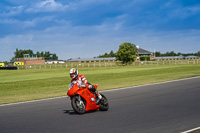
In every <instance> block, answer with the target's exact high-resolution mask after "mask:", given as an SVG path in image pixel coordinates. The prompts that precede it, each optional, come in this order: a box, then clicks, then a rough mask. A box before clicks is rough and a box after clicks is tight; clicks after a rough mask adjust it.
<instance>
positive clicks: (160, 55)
mask: <svg viewBox="0 0 200 133" xmlns="http://www.w3.org/2000/svg"><path fill="white" fill-rule="evenodd" d="M155 56H156V57H164V56H199V57H200V51H198V52H197V53H180V52H178V53H175V52H174V51H171V52H166V53H160V52H155Z"/></svg>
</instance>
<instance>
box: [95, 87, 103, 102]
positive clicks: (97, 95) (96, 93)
mask: <svg viewBox="0 0 200 133" xmlns="http://www.w3.org/2000/svg"><path fill="white" fill-rule="evenodd" d="M95 95H96V104H98V103H99V101H100V100H101V98H102V96H101V94H99V92H98V91H97V90H96V91H95Z"/></svg>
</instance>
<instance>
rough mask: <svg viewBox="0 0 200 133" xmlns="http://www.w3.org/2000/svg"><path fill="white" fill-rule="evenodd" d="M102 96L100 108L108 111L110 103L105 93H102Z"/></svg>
mask: <svg viewBox="0 0 200 133" xmlns="http://www.w3.org/2000/svg"><path fill="white" fill-rule="evenodd" d="M100 95H101V96H102V98H101V100H100V101H99V106H100V107H99V110H101V111H107V110H108V108H109V104H108V99H107V98H106V97H105V96H104V95H103V94H100Z"/></svg>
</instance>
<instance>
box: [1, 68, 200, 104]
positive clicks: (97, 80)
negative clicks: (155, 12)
mask: <svg viewBox="0 0 200 133" xmlns="http://www.w3.org/2000/svg"><path fill="white" fill-rule="evenodd" d="M69 70H70V68H57V69H28V70H1V71H0V78H1V79H0V104H6V103H14V102H21V101H29V100H36V99H43V98H49V97H57V96H65V95H66V92H67V89H68V85H69V83H70V78H69ZM78 70H79V73H80V74H84V75H85V77H86V78H87V80H88V81H89V82H90V83H91V84H99V87H98V90H108V89H115V88H121V87H128V86H137V85H143V84H150V83H156V82H162V81H169V80H175V79H182V78H187V77H194V76H200V65H199V64H196V65H191V64H190V65H164V66H137V67H134V66H124V67H95V68H94V67H91V68H87V67H85V68H78Z"/></svg>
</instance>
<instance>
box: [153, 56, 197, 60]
mask: <svg viewBox="0 0 200 133" xmlns="http://www.w3.org/2000/svg"><path fill="white" fill-rule="evenodd" d="M155 59H156V60H175V59H176V60H180V59H199V57H198V56H164V57H155Z"/></svg>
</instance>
